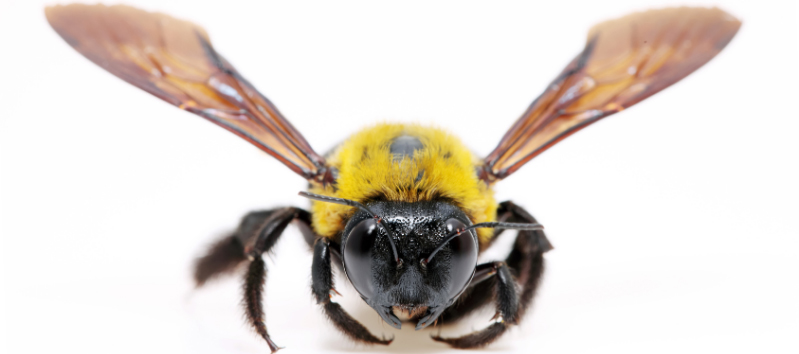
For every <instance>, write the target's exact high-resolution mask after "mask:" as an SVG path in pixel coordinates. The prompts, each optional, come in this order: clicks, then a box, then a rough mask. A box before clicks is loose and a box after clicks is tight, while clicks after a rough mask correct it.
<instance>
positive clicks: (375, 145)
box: [310, 124, 497, 245]
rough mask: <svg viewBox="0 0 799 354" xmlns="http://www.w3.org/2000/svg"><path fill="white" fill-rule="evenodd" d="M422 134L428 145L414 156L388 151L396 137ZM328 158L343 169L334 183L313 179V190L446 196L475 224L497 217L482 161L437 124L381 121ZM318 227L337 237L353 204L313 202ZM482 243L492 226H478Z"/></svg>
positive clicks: (395, 197)
mask: <svg viewBox="0 0 799 354" xmlns="http://www.w3.org/2000/svg"><path fill="white" fill-rule="evenodd" d="M403 135H409V136H413V137H416V138H418V139H419V141H421V143H422V146H423V148H421V149H419V150H417V151H415V153H414V155H413V158H408V157H405V158H402V159H401V160H399V161H397V160H396V159H395V158H394V156H392V154H391V152H390V151H389V149H390V146H391V143H392V142H393V141H394V139H396V138H397V137H400V136H403ZM326 158H327V163H328V165H329V166H331V167H334V168H336V169H337V170H338V177H337V179H336V185H335V187H333V186H330V185H328V186H327V187H325V188H322V186H321V185H320V184H313V185H312V186H311V190H310V191H311V192H312V193H317V194H322V195H328V196H333V197H338V198H345V199H350V200H355V201H358V202H366V201H369V200H371V199H376V198H379V199H383V200H389V201H402V202H416V201H428V200H432V199H434V198H446V199H448V200H450V201H452V202H453V203H454V204H456V206H458V207H460V208H461V209H462V210H463V211H464V212H465V213H466V215H468V216H469V217H470V218H471V221H472V223H480V222H486V221H494V220H495V218H496V212H497V203H496V201H495V200H494V195H493V192H492V191H491V189H490V188H489V187H488V186H487V185H486V184H485V183H484V182H482V181H480V180H479V179H478V178H477V175H476V174H475V168H476V164H477V163H479V161H480V160H478V159H477V158H476V157H475V156H474V155H473V154H472V153H471V152H470V151H469V150H468V149H467V148H466V147H465V146H464V145H463V143H461V141H460V140H459V139H458V138H456V137H454V136H452V135H450V134H448V133H446V132H445V131H443V130H441V129H437V128H431V127H423V126H420V125H416V124H378V125H376V126H373V127H370V128H367V129H364V130H361V131H360V132H358V133H356V134H354V135H353V136H351V137H350V138H349V139H348V140H347V141H345V142H344V143H343V144H341V145H340V146H339V147H338V148H337V149H336V150H335V151H333V153H331V154H330V155H329V156H327V157H326ZM312 211H313V212H312V215H313V228H314V231H316V233H317V234H318V235H320V236H322V237H329V238H338V237H339V236H340V233H341V232H342V231H343V229H344V226H345V223H346V220H347V219H348V218H349V216H350V215H352V213H353V212H354V210H353V208H352V207H348V206H344V205H339V204H334V203H325V202H316V201H314V202H313V205H312ZM477 232H478V235H479V238H480V244H481V245H484V244H486V242H488V241H489V240H490V239H491V235H492V234H493V230H491V229H478V231H477Z"/></svg>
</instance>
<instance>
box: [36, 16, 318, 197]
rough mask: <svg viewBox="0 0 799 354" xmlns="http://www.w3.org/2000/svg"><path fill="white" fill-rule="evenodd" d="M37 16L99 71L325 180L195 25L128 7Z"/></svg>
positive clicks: (312, 157) (291, 132)
mask: <svg viewBox="0 0 799 354" xmlns="http://www.w3.org/2000/svg"><path fill="white" fill-rule="evenodd" d="M45 13H46V15H47V20H48V21H49V22H50V25H51V26H52V27H53V29H55V30H56V32H58V34H59V35H61V37H62V38H64V40H65V41H67V43H69V45H71V46H72V47H73V48H75V50H77V51H78V52H80V53H81V54H83V55H84V56H85V57H86V58H88V59H89V60H91V61H93V62H94V63H95V64H97V65H99V66H100V67H102V68H103V69H105V70H108V71H109V72H111V73H112V74H114V75H116V76H117V77H119V78H121V79H122V80H125V81H127V82H128V83H130V84H132V85H134V86H136V87H138V88H140V89H142V90H145V91H147V92H149V93H151V94H153V95H155V96H156V97H158V98H160V99H162V100H164V101H166V102H169V103H170V104H173V105H175V106H178V107H179V108H181V109H184V110H187V111H189V112H191V113H194V114H197V115H199V116H202V117H204V118H206V119H208V120H210V121H211V122H213V123H215V124H217V125H219V126H221V127H223V128H225V129H227V130H229V131H231V132H233V133H234V134H236V135H238V136H240V137H241V138H243V139H244V140H247V141H249V142H250V143H252V144H253V145H255V146H257V147H258V148H260V149H261V150H264V151H265V152H267V153H269V154H270V155H272V156H274V157H275V158H277V159H278V160H280V162H282V163H284V164H285V165H286V166H288V167H289V168H290V169H291V170H292V171H294V172H296V173H298V174H300V175H302V176H303V177H305V178H307V179H309V180H315V181H318V182H323V183H326V182H331V181H332V177H331V175H330V172H329V170H328V169H327V167H326V165H325V160H324V159H323V158H322V157H321V156H319V155H318V154H316V152H314V151H313V149H312V148H311V146H310V145H309V144H308V142H306V141H305V138H303V137H302V135H300V133H299V132H297V130H296V129H294V127H293V126H292V125H291V123H289V122H288V121H287V120H286V119H285V118H283V116H282V115H281V114H280V112H278V110H277V108H275V106H274V105H272V103H271V102H269V100H268V99H267V98H266V97H264V96H263V95H261V93H259V92H258V91H257V90H256V89H255V88H254V87H253V86H252V85H251V84H250V83H249V82H247V80H245V79H244V78H243V77H242V76H241V75H240V74H239V73H238V72H237V71H236V69H234V68H233V66H232V65H230V63H229V62H228V61H227V60H225V58H223V57H222V56H221V55H219V54H218V53H217V52H216V51H215V50H214V48H213V47H212V46H211V42H210V41H209V39H208V34H206V32H205V30H203V29H202V28H201V27H199V26H197V25H195V24H193V23H191V22H187V21H182V20H178V19H175V18H172V17H170V16H167V15H164V14H159V13H150V12H146V11H142V10H139V9H135V8H132V7H128V6H110V7H109V6H103V5H81V4H72V5H67V6H53V7H48V8H47V9H46V10H45Z"/></svg>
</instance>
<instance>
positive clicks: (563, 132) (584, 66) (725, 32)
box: [480, 8, 741, 182]
mask: <svg viewBox="0 0 799 354" xmlns="http://www.w3.org/2000/svg"><path fill="white" fill-rule="evenodd" d="M740 26H741V22H740V21H738V20H737V19H735V18H734V17H732V16H730V15H729V14H727V13H726V12H724V11H722V10H719V9H717V8H712V9H706V8H670V9H662V10H652V11H646V12H640V13H635V14H631V15H628V16H625V17H622V18H619V19H616V20H611V21H607V22H603V23H600V24H599V25H596V26H594V27H593V28H592V29H591V31H590V32H589V34H588V43H587V44H586V46H585V49H584V50H583V52H582V53H580V55H578V56H577V57H576V58H575V59H574V60H573V61H572V62H571V63H570V64H569V65H568V66H567V67H566V69H564V70H563V72H562V73H561V74H560V75H559V76H558V77H557V78H556V79H555V80H554V81H553V82H552V83H551V84H550V85H549V87H548V88H547V90H546V91H545V92H544V93H543V94H542V95H541V96H539V97H538V98H537V99H536V100H535V101H534V102H533V103H532V105H530V107H529V108H528V109H527V111H526V112H525V113H524V114H523V115H522V117H521V118H519V120H518V121H516V123H515V124H514V125H513V126H512V127H511V129H510V130H509V131H508V132H507V133H506V134H505V136H504V137H503V138H502V140H501V141H500V143H499V145H498V146H497V147H496V148H495V149H494V151H493V152H491V154H490V155H488V157H486V159H485V165H484V166H483V167H482V170H481V171H480V178H481V179H483V180H485V181H487V182H493V181H495V180H498V179H502V178H505V177H507V176H508V175H510V174H512V173H513V172H515V171H516V170H518V169H519V168H520V167H521V166H522V165H524V164H525V163H527V161H530V159H532V158H533V157H536V156H537V155H538V154H540V153H542V152H543V151H544V150H546V149H548V148H549V147H551V146H552V145H554V144H555V143H557V142H558V141H560V140H562V139H564V138H566V137H567V136H569V135H571V134H573V133H575V132H576V131H578V130H580V129H582V128H585V127H586V126H588V125H589V124H591V123H593V122H596V121H597V120H599V119H601V118H603V117H607V116H609V115H611V114H613V113H616V112H619V111H621V110H623V109H625V108H627V107H630V106H632V105H634V104H636V103H638V102H640V101H641V100H643V99H645V98H647V97H649V96H651V95H653V94H655V93H657V92H658V91H660V90H662V89H664V88H666V87H668V86H669V85H671V84H673V83H675V82H677V81H679V80H681V79H682V78H684V77H686V76H687V75H688V74H690V73H692V72H693V71H694V70H696V69H698V68H699V67H700V66H702V65H704V64H705V63H707V62H708V61H709V60H710V59H712V58H713V57H714V56H715V55H716V54H718V53H719V52H720V51H721V50H722V49H723V48H724V46H726V45H727V43H729V42H730V40H732V37H733V36H735V33H736V32H737V31H738V28H739V27H740Z"/></svg>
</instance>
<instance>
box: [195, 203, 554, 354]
mask: <svg viewBox="0 0 799 354" xmlns="http://www.w3.org/2000/svg"><path fill="white" fill-rule="evenodd" d="M301 194H302V195H303V196H306V197H308V198H312V199H316V200H320V201H324V202H332V203H339V204H346V205H350V206H353V207H356V208H358V209H357V210H356V211H355V212H354V213H353V215H352V216H351V217H350V219H349V220H348V221H347V225H346V227H345V230H344V232H343V234H342V235H341V238H340V242H341V243H340V244H339V243H338V242H336V240H332V239H328V238H322V237H319V236H317V235H316V234H314V232H313V230H312V229H311V226H310V225H311V214H310V213H308V212H307V211H305V210H302V209H299V208H281V209H274V210H267V211H259V212H253V213H250V214H248V215H247V216H245V217H244V219H243V220H242V222H241V224H240V226H239V228H238V230H237V231H236V232H235V233H234V234H232V235H230V236H228V237H226V238H224V239H222V240H220V241H219V242H217V243H216V244H214V245H213V246H212V247H211V249H210V250H209V252H208V253H207V255H205V256H204V257H202V258H200V259H199V260H198V262H197V265H196V268H195V280H196V282H197V284H198V285H202V284H204V283H205V282H206V281H207V280H209V279H211V278H213V277H215V276H217V275H220V274H224V273H227V272H230V271H232V270H234V269H235V268H236V267H237V266H238V265H239V264H242V263H249V265H248V266H247V272H246V274H245V276H244V305H245V314H246V316H247V319H248V321H249V322H250V323H251V324H252V325H253V327H255V329H256V331H257V332H258V334H260V335H261V336H262V337H264V338H266V339H267V343H268V344H269V347H270V349H271V350H272V351H273V352H274V351H277V350H278V349H280V348H279V347H278V346H277V344H275V343H274V342H273V341H272V340H271V338H270V337H269V334H268V333H267V330H266V325H265V324H264V312H263V306H262V301H263V285H264V282H265V279H266V270H265V264H264V261H263V259H262V258H261V254H263V253H265V252H268V251H269V250H270V249H271V248H272V246H274V244H275V243H276V242H277V240H278V239H279V238H280V236H281V235H282V234H283V231H284V230H285V228H286V226H288V224H289V223H290V222H292V221H295V222H296V225H297V226H298V227H299V228H300V230H301V231H302V234H303V235H304V236H305V239H306V241H307V242H308V244H309V246H311V247H313V252H314V255H313V264H312V267H311V275H312V282H311V289H312V292H313V296H314V298H315V299H316V301H317V303H319V304H320V305H321V306H322V308H323V310H324V313H325V314H326V315H327V317H328V318H329V319H330V320H331V322H332V323H333V324H334V325H335V326H336V327H338V328H339V329H340V330H341V331H342V332H344V333H345V334H347V335H348V336H349V337H350V338H351V339H353V340H356V341H359V342H364V343H370V344H389V343H391V339H385V338H378V337H376V336H374V335H373V334H372V333H370V332H369V330H367V329H366V328H365V327H364V326H363V325H362V324H360V323H359V322H358V321H357V320H355V319H354V318H352V317H351V316H350V315H349V314H347V313H346V312H345V311H344V309H343V308H342V307H341V306H340V305H339V304H338V303H335V302H332V301H330V298H331V295H332V294H334V293H337V291H336V290H335V286H334V285H335V284H334V282H333V267H332V264H334V263H333V261H334V260H335V261H336V263H337V264H338V265H339V266H340V268H341V269H343V270H345V272H346V275H347V278H348V279H349V280H350V282H351V283H352V284H353V286H354V287H355V289H356V290H357V291H358V293H359V294H360V295H361V297H362V298H364V300H365V301H366V302H367V303H368V304H369V305H370V306H371V307H372V308H374V309H375V310H376V311H377V312H378V313H379V314H380V316H381V317H382V318H383V319H384V320H385V321H386V322H387V323H388V324H390V325H391V326H394V327H396V328H399V327H400V326H401V323H402V320H411V321H417V324H416V329H422V328H424V327H427V326H429V325H431V324H433V323H436V321H444V322H450V321H455V320H457V319H459V318H460V317H462V316H463V315H465V314H467V313H469V312H471V311H472V310H475V309H477V308H479V307H481V306H482V305H485V304H486V303H488V302H489V301H491V300H493V301H494V303H495V304H496V315H495V316H494V318H492V321H494V322H493V323H491V324H490V325H489V326H488V327H487V328H485V329H483V330H479V331H476V332H474V333H472V334H468V335H465V336H461V337H457V338H442V337H439V336H433V339H434V340H436V341H440V342H445V343H447V344H449V345H451V346H453V347H456V348H475V347H481V346H484V345H486V344H489V343H491V342H492V341H494V340H496V339H497V338H499V337H500V336H501V335H502V334H503V333H504V332H505V331H506V330H507V329H508V328H509V326H510V325H513V324H516V323H518V321H519V319H520V318H521V317H522V316H523V315H524V313H525V311H526V309H527V308H528V307H529V305H530V304H531V302H532V299H533V297H534V295H535V292H536V289H537V287H538V282H539V280H540V277H541V274H542V273H543V270H544V261H543V254H544V253H545V252H546V251H548V250H550V249H551V248H552V246H551V245H550V243H549V241H548V240H547V238H546V236H545V235H544V232H543V231H542V230H541V227H540V225H538V224H537V223H536V220H535V218H533V217H532V215H530V214H529V213H527V212H526V211H525V210H524V209H522V208H520V207H519V206H517V205H515V204H513V203H511V202H504V203H500V205H499V209H498V210H497V220H498V221H497V222H491V223H483V224H477V225H472V224H471V222H470V221H469V218H468V217H466V214H465V213H464V212H463V211H462V210H460V209H459V208H457V207H456V206H454V205H452V204H451V203H449V202H448V201H447V200H438V201H429V202H414V203H401V202H389V201H379V200H378V201H371V202H368V203H366V205H361V204H359V203H357V202H353V201H348V200H343V199H338V198H330V197H325V196H319V195H313V194H309V193H305V192H301ZM475 227H494V228H496V230H497V231H496V232H495V235H494V237H492V240H495V239H496V236H497V235H498V234H499V233H500V232H502V230H503V229H505V228H515V229H519V232H518V235H517V236H516V241H515V243H514V246H513V250H512V251H511V253H510V255H508V257H507V258H506V259H505V260H504V261H493V262H488V263H483V264H476V262H477V255H478V253H479V252H480V249H479V247H478V242H477V236H476V233H475V232H474V231H473V228H475ZM400 317H402V318H400Z"/></svg>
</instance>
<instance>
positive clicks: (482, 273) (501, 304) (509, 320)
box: [433, 262, 519, 349]
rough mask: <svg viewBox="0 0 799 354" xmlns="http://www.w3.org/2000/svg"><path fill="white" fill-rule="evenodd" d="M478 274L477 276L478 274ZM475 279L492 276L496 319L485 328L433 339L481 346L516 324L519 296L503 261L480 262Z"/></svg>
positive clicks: (464, 345)
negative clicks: (458, 335) (463, 334)
mask: <svg viewBox="0 0 799 354" xmlns="http://www.w3.org/2000/svg"><path fill="white" fill-rule="evenodd" d="M478 275H479V276H478ZM475 277H476V278H477V279H476V281H478V282H480V283H481V284H486V283H485V282H482V281H483V280H485V279H486V278H488V277H493V280H494V281H493V282H492V283H493V285H494V287H495V294H496V297H495V299H496V305H497V306H496V311H497V312H496V314H495V315H494V318H492V320H497V321H496V322H494V323H493V324H491V325H490V326H488V327H487V328H485V329H483V330H481V331H477V332H474V333H472V334H468V335H465V336H462V337H458V338H442V337H439V336H433V340H436V341H439V342H444V343H447V344H449V345H450V346H452V347H454V348H459V349H468V348H478V347H483V346H485V345H487V344H489V343H491V342H493V341H494V340H496V339H497V338H499V336H501V335H502V334H503V333H505V331H506V330H507V329H508V326H509V325H513V324H516V322H517V320H518V312H519V297H518V294H517V292H516V285H515V283H514V280H513V276H512V275H511V274H510V269H509V268H508V265H507V264H505V262H492V263H486V264H480V265H478V266H477V269H476V271H475Z"/></svg>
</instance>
